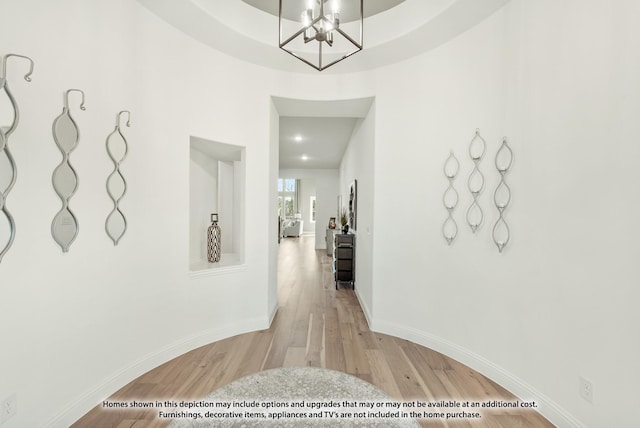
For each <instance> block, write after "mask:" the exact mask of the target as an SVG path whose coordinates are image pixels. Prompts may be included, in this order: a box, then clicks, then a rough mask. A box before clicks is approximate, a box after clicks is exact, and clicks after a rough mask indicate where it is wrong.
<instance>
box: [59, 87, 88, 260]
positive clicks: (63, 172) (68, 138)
mask: <svg viewBox="0 0 640 428" xmlns="http://www.w3.org/2000/svg"><path fill="white" fill-rule="evenodd" d="M71 92H79V93H80V94H81V95H82V102H81V103H80V110H85V107H84V92H83V91H81V90H80V89H69V90H67V91H66V92H65V96H64V107H63V109H62V113H61V114H60V116H58V117H56V118H55V120H54V121H53V139H54V141H55V143H56V145H57V146H58V148H59V149H60V152H61V153H62V162H60V164H59V165H58V166H57V167H56V169H54V170H53V176H52V183H53V188H54V189H55V191H56V193H57V194H58V196H59V197H60V200H61V201H62V208H61V209H60V211H58V213H57V214H56V216H55V217H54V218H53V222H52V223H51V235H52V236H53V239H54V240H55V241H56V242H57V243H58V245H60V248H62V251H63V252H65V253H66V252H67V251H69V247H70V246H71V244H72V243H73V241H74V240H75V239H76V237H77V236H78V220H77V219H76V216H75V215H74V214H73V212H72V211H71V210H70V209H69V200H70V199H71V197H72V196H73V195H74V194H75V193H76V190H77V189H78V174H76V171H75V169H74V168H73V166H71V162H70V161H69V156H70V154H71V152H72V151H73V150H74V149H75V148H76V147H77V146H78V142H79V140H80V131H79V130H78V126H77V124H76V122H75V121H74V120H73V118H72V117H71V112H70V110H69V94H70V93H71Z"/></svg>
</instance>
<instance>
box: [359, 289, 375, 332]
mask: <svg viewBox="0 0 640 428" xmlns="http://www.w3.org/2000/svg"><path fill="white" fill-rule="evenodd" d="M356 297H357V298H358V302H359V303H360V307H361V308H362V312H364V317H365V319H366V320H367V325H368V326H369V329H370V330H373V328H372V327H371V320H372V317H371V315H372V314H371V310H370V309H369V306H367V304H366V303H365V302H364V299H363V298H362V297H361V296H360V293H359V292H358V289H357V288H356Z"/></svg>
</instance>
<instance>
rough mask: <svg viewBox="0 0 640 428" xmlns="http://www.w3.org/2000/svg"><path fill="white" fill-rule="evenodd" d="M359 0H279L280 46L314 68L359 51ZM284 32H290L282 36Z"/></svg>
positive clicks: (320, 67)
mask: <svg viewBox="0 0 640 428" xmlns="http://www.w3.org/2000/svg"><path fill="white" fill-rule="evenodd" d="M363 2H364V0H342V1H341V0H280V8H279V12H278V18H279V27H280V48H281V49H282V50H284V51H286V52H288V53H290V54H291V55H293V56H294V57H296V58H298V59H299V60H301V61H302V62H304V63H306V64H308V65H310V66H311V67H313V68H315V69H316V70H318V71H322V70H324V69H326V68H328V67H331V66H332V65H334V64H336V63H338V62H340V61H342V60H343V59H345V58H348V57H350V56H351V55H353V54H354V53H356V52H359V51H361V50H362V24H363V21H364V15H363ZM283 3H284V6H283ZM348 7H352V8H354V10H351V9H348ZM358 7H359V10H358V9H357V8H358ZM342 8H344V10H341V9H342ZM341 12H342V15H343V17H344V18H346V19H344V20H342V21H341V19H340V18H341ZM285 33H286V34H291V36H289V37H287V38H285V37H286V36H284V34H285ZM350 34H351V35H350ZM353 34H357V36H352V35H353Z"/></svg>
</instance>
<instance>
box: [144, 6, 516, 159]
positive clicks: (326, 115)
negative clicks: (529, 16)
mask: <svg viewBox="0 0 640 428" xmlns="http://www.w3.org/2000/svg"><path fill="white" fill-rule="evenodd" d="M137 1H138V2H139V3H141V4H142V5H144V6H145V7H146V8H147V9H149V10H150V11H152V12H153V13H155V14H156V15H158V16H159V17H160V18H162V19H164V20H165V21H166V22H168V23H169V24H171V25H173V26H174V27H176V28H178V29H179V30H181V31H183V32H184V33H186V34H187V35H189V36H191V37H193V38H194V39H196V40H198V41H200V42H202V43H204V44H207V45H209V46H211V47H213V48H214V49H216V50H218V51H220V52H224V53H226V54H228V55H231V56H234V57H237V58H239V59H242V60H245V61H248V62H251V63H254V64H258V65H261V66H265V67H269V68H274V69H279V70H283V71H289V72H298V73H318V71H316V70H315V69H313V68H311V67H309V66H308V65H306V64H304V63H302V62H301V61H299V60H297V59H296V58H294V57H293V56H291V55H288V54H287V53H286V52H284V51H282V50H281V49H279V47H278V18H277V14H278V4H279V2H278V0H242V1H238V0H137ZM292 1H294V0H283V2H284V3H287V2H288V3H290V2H292ZM344 1H345V0H343V2H344ZM508 1H509V0H428V1H427V0H364V9H365V10H364V13H365V16H367V18H365V20H364V40H365V43H364V49H363V50H362V51H361V52H358V53H357V54H355V55H353V56H351V57H349V58H348V59H346V60H345V61H342V62H339V63H338V64H336V65H334V66H332V67H330V68H328V69H326V70H324V71H322V73H325V74H336V73H350V72H357V71H365V70H371V69H375V68H378V67H381V66H384V65H388V64H392V63H395V62H399V61H402V60H405V59H407V58H410V57H412V56H415V55H418V54H421V53H424V52H427V51H429V50H431V49H433V48H435V47H437V46H440V45H441V44H443V43H446V42H447V41H449V40H451V39H452V38H454V37H455V36H457V35H458V34H460V33H462V32H464V31H466V30H467V29H469V28H472V27H473V26H475V25H476V24H477V23H479V22H480V21H482V20H483V19H485V18H486V17H488V16H489V15H490V14H492V13H493V12H495V11H496V10H498V9H499V8H501V7H502V6H503V5H504V4H505V3H507V2H508ZM274 102H275V104H276V108H277V110H278V113H279V115H280V117H281V121H280V167H281V168H337V167H338V166H339V165H338V163H339V159H340V158H341V157H342V154H343V153H344V149H345V146H346V143H347V142H348V140H349V137H350V136H351V133H352V132H353V127H354V125H355V123H356V118H358V117H364V116H365V115H366V112H367V111H368V108H369V107H370V105H371V102H372V99H366V100H348V101H333V102H313V101H301V100H286V99H275V98H274ZM296 134H299V135H301V136H303V138H304V140H303V142H302V143H295V142H292V138H293V136H295V135H296ZM303 154H306V155H307V156H308V157H309V159H308V160H307V161H303V160H302V159H301V156H302V155H303Z"/></svg>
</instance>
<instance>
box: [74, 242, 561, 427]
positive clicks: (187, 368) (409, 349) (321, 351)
mask: <svg viewBox="0 0 640 428" xmlns="http://www.w3.org/2000/svg"><path fill="white" fill-rule="evenodd" d="M314 242H315V238H314V236H301V237H300V238H285V239H283V240H282V242H281V243H280V253H279V257H278V275H279V284H278V285H279V304H280V308H279V310H278V313H277V314H276V317H275V319H274V321H273V323H272V325H271V327H270V328H269V329H268V330H262V331H257V332H252V333H247V334H243V335H239V336H235V337H231V338H228V339H225V340H221V341H218V342H215V343H212V344H209V345H206V346H203V347H201V348H198V349H195V350H193V351H191V352H188V353H186V354H184V355H182V356H180V357H178V358H176V359H174V360H172V361H169V362H168V363H166V364H163V365H161V366H159V367H158V368H156V369H154V370H151V371H150V372H148V373H146V374H144V375H143V376H141V377H139V378H138V379H136V380H134V381H133V382H131V383H130V384H128V385H127V386H125V387H124V388H122V389H121V390H120V391H118V392H117V393H116V394H114V395H113V396H112V397H110V399H111V400H114V401H115V400H120V401H124V400H133V399H136V400H151V399H158V400H160V399H167V398H172V399H175V400H178V399H180V400H181V399H195V398H201V397H203V396H205V395H207V394H208V393H209V392H211V391H213V390H214V389H216V388H218V387H220V386H223V385H225V384H227V383H229V382H231V381H233V380H234V379H237V378H240V377H242V376H246V375H248V374H251V373H254V372H257V371H260V370H266V369H270V368H276V367H287V366H304V365H308V366H317V367H325V368H329V369H333V370H339V371H343V372H346V373H349V374H352V375H355V376H357V377H359V378H361V379H363V380H365V381H368V382H370V383H373V384H374V385H376V386H377V387H379V388H380V389H382V390H383V391H385V392H386V393H387V394H388V395H390V396H391V397H393V398H397V399H405V400H420V401H434V400H440V399H454V400H458V401H466V400H470V401H471V400H472V401H489V400H505V401H508V400H513V399H514V397H513V396H512V395H511V394H509V393H508V392H507V391H505V390H504V389H503V388H501V387H500V386H498V385H496V384H495V383H493V382H491V381H490V380H488V379H486V378H485V377H484V376H482V375H480V374H479V373H477V372H475V371H473V370H471V369H470V368H468V367H466V366H464V365H462V364H460V363H458V362H456V361H454V360H451V359H449V358H447V357H445V356H443V355H442V354H439V353H437V352H435V351H432V350H429V349H427V348H424V347H422V346H419V345H417V344H414V343H411V342H408V341H406V340H402V339H398V338H394V337H391V336H388V335H384V334H377V333H374V332H372V331H370V330H369V328H368V326H367V322H366V319H365V317H364V314H363V312H362V310H361V309H360V306H359V304H358V299H357V297H356V295H355V293H354V291H352V290H348V289H339V290H336V289H335V284H334V282H333V279H332V277H331V271H330V258H329V257H328V256H327V255H326V253H325V252H324V251H320V250H318V251H316V250H314ZM356 288H357V283H356ZM482 413H483V417H482V419H476V420H472V421H467V420H457V421H455V422H451V421H449V422H446V421H443V420H431V421H421V423H422V426H425V427H456V428H457V427H490V428H516V427H552V425H551V424H550V423H548V422H547V421H546V420H544V418H542V417H541V416H540V415H538V414H537V413H535V412H533V411H531V410H519V409H515V410H512V409H507V410H505V409H492V410H491V411H483V412H482ZM156 414H157V411H144V410H104V409H102V408H101V407H100V406H98V407H96V408H94V409H93V410H92V411H91V412H89V413H88V414H87V415H85V416H84V417H83V418H82V419H80V420H79V421H78V422H77V423H76V424H74V425H73V427H75V428H79V427H118V428H123V427H133V426H135V427H136V428H138V427H164V426H166V425H167V424H168V422H167V421H159V420H155V417H156Z"/></svg>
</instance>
